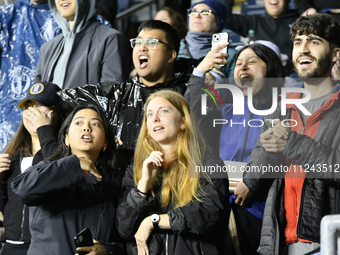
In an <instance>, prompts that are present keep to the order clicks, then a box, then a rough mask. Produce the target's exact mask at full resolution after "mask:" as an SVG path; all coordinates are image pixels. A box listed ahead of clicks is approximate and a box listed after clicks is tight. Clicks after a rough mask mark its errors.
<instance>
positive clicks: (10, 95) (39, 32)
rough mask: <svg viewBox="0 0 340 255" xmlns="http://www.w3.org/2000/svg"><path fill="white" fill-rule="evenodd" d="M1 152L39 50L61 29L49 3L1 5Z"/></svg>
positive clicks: (19, 1) (14, 127)
mask: <svg viewBox="0 0 340 255" xmlns="http://www.w3.org/2000/svg"><path fill="white" fill-rule="evenodd" d="M0 25H1V27H0V52H1V61H0V70H1V71H0V98H1V100H0V152H1V151H2V150H3V149H4V148H5V146H6V144H7V143H8V141H9V140H10V138H11V137H12V135H13V134H14V132H15V131H16V130H17V128H18V126H19V123H20V121H21V111H20V109H18V108H17V104H18V103H19V102H20V101H21V100H22V99H23V98H24V97H25V96H26V91H27V89H28V88H29V87H30V86H31V85H32V84H33V78H34V73H35V68H36V65H37V63H38V59H39V49H40V47H41V45H43V43H45V42H46V41H48V40H50V39H52V38H53V37H55V36H56V35H58V34H59V33H60V32H61V30H60V29H59V27H58V25H57V23H55V21H54V20H53V18H52V15H51V12H50V10H49V7H48V4H42V5H33V4H31V3H30V1H29V0H17V2H16V3H14V4H10V5H5V6H0Z"/></svg>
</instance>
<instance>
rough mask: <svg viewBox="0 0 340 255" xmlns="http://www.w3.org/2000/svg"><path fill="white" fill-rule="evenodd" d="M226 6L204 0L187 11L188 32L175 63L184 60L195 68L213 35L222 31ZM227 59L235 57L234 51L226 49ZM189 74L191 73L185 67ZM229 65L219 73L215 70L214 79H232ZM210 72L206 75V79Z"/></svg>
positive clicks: (216, 0) (214, 0) (210, 0)
mask: <svg viewBox="0 0 340 255" xmlns="http://www.w3.org/2000/svg"><path fill="white" fill-rule="evenodd" d="M226 14H227V13H226V6H225V5H224V4H223V3H222V2H221V1H219V0H204V1H200V2H197V3H194V4H193V5H192V6H191V7H190V9H188V19H187V22H188V25H189V32H188V33H187V35H186V36H185V38H184V39H183V40H182V41H181V45H180V49H179V54H178V57H177V61H179V63H181V62H184V61H185V59H187V60H192V61H191V62H192V63H193V65H194V66H195V67H196V66H197V65H198V64H199V63H200V62H201V61H202V59H203V58H204V57H205V56H206V55H207V54H208V52H209V51H210V50H211V45H212V40H213V34H214V33H219V32H221V31H222V30H223V28H224V25H225V21H226ZM228 53H229V59H232V58H233V56H234V55H235V53H236V51H235V49H228ZM187 67H188V69H189V70H187V72H188V73H189V74H191V73H192V69H191V68H190V67H191V65H190V66H187ZM229 70H230V67H229V65H226V66H224V67H223V68H222V69H221V71H218V70H215V73H214V74H213V75H214V76H215V77H216V76H218V77H233V75H232V73H231V72H230V71H229ZM209 74H210V72H208V73H207V76H208V77H211V78H212V76H211V75H210V76H209Z"/></svg>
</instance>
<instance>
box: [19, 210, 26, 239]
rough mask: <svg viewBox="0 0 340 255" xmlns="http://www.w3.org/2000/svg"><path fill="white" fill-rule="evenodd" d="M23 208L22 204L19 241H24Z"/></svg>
mask: <svg viewBox="0 0 340 255" xmlns="http://www.w3.org/2000/svg"><path fill="white" fill-rule="evenodd" d="M25 209H26V205H25V204H24V207H23V209H22V220H21V226H20V229H21V234H20V241H24V222H25Z"/></svg>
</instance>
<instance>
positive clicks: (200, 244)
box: [200, 240, 204, 255]
mask: <svg viewBox="0 0 340 255" xmlns="http://www.w3.org/2000/svg"><path fill="white" fill-rule="evenodd" d="M200 247H201V254H202V255H204V252H203V247H202V242H201V240H200Z"/></svg>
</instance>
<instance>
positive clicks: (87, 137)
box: [81, 135, 92, 142]
mask: <svg viewBox="0 0 340 255" xmlns="http://www.w3.org/2000/svg"><path fill="white" fill-rule="evenodd" d="M81 140H83V141H84V142H91V141H92V138H91V136H89V135H82V136H81Z"/></svg>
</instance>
